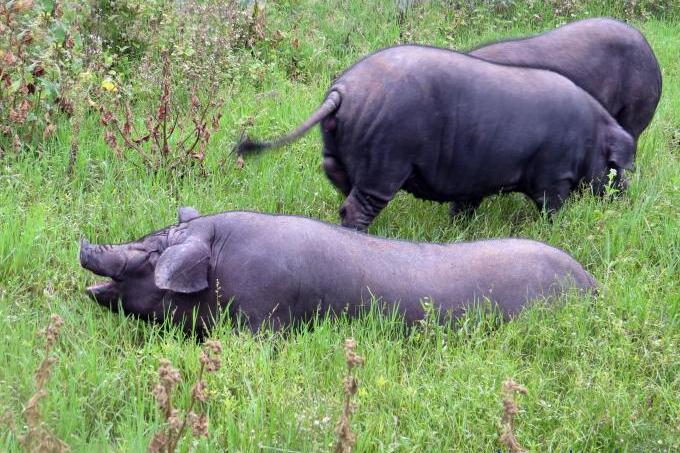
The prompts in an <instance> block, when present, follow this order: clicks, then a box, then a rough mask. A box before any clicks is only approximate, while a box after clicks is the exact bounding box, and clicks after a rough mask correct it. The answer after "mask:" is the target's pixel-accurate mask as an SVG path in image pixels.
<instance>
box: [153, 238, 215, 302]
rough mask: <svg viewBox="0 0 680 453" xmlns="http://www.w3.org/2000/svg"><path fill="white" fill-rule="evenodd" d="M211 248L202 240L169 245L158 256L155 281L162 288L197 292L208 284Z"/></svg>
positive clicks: (179, 291)
mask: <svg viewBox="0 0 680 453" xmlns="http://www.w3.org/2000/svg"><path fill="white" fill-rule="evenodd" d="M209 263H210V249H209V248H208V246H207V245H206V244H205V243H203V242H201V241H187V242H184V243H182V244H178V245H173V246H171V247H168V248H167V249H166V250H165V251H164V252H163V253H162V254H161V256H160V257H159V258H158V263H156V271H155V273H154V281H155V283H156V286H158V287H159V288H160V289H168V290H170V291H174V292H177V293H196V292H198V291H202V290H204V289H206V288H207V287H208V286H209V285H208V266H209Z"/></svg>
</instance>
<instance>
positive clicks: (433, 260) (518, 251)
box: [80, 208, 595, 332]
mask: <svg viewBox="0 0 680 453" xmlns="http://www.w3.org/2000/svg"><path fill="white" fill-rule="evenodd" d="M80 263H81V265H82V266H83V267H84V268H86V269H88V270H90V271H92V272H94V273H95V274H98V275H102V276H105V277H110V278H111V280H109V281H107V282H105V283H100V284H97V285H94V286H90V287H89V288H87V293H88V294H89V295H90V296H91V297H92V298H94V299H95V300H96V301H97V302H99V303H100V304H101V305H104V306H106V307H109V308H110V309H112V310H116V309H117V308H118V306H119V305H118V303H119V301H120V306H122V309H123V311H124V312H125V313H126V314H134V315H137V316H140V317H142V318H144V319H147V320H153V321H162V320H163V319H164V318H165V317H166V316H171V317H172V321H173V322H175V323H178V324H180V325H182V326H183V327H184V328H185V329H186V330H190V329H191V326H192V322H193V321H192V320H193V317H192V310H194V309H195V310H196V314H197V319H198V322H197V326H196V327H197V329H198V331H199V332H201V331H205V330H207V329H209V328H210V327H211V326H212V324H213V322H214V318H215V317H216V315H217V313H218V312H219V310H220V309H225V308H227V307H228V309H229V314H230V315H231V316H232V317H238V316H239V315H240V316H243V318H244V319H245V320H246V322H247V325H248V326H249V327H250V328H251V329H252V330H253V331H256V330H258V329H259V328H260V327H261V326H262V325H263V324H264V325H266V326H271V327H273V328H275V329H278V328H281V327H285V326H288V325H290V324H291V323H293V322H295V321H304V320H308V319H310V318H311V317H313V316H314V315H315V314H316V313H321V314H324V313H327V312H330V313H340V312H343V311H347V313H348V315H349V316H356V315H357V314H359V313H360V312H361V309H362V307H363V308H366V307H367V304H369V303H370V302H371V297H372V296H375V297H377V298H380V299H379V300H380V301H381V302H380V307H381V308H382V309H383V310H389V309H390V308H394V309H396V310H398V312H399V313H400V314H401V315H403V317H404V318H405V320H406V322H407V323H413V322H414V321H416V320H419V319H422V317H423V316H424V308H423V304H422V303H421V302H422V301H423V300H424V299H425V298H427V300H429V301H432V304H433V307H434V308H435V309H436V310H438V312H439V313H440V314H442V315H445V316H444V317H448V318H449V319H450V318H455V317H456V316H460V315H461V314H462V313H463V312H464V311H465V309H466V307H468V306H470V305H471V304H474V303H475V302H476V301H490V302H491V303H492V304H494V305H495V306H497V307H498V309H499V310H500V312H501V313H502V314H503V315H504V317H511V316H513V315H515V314H517V313H518V312H519V311H520V310H522V308H523V307H525V306H526V305H527V304H528V303H529V302H530V301H532V300H535V299H537V298H543V297H554V296H559V295H561V294H563V293H565V292H566V291H567V290H568V289H569V288H575V289H577V290H581V291H584V292H591V291H594V288H595V281H594V280H593V278H592V277H591V276H590V275H589V274H588V272H586V271H585V270H584V269H583V267H582V266H581V265H580V264H579V263H578V262H576V261H575V260H574V259H573V258H572V257H571V256H569V255H568V254H566V253H565V252H563V251H561V250H558V249H556V248H553V247H550V246H548V245H546V244H543V243H540V242H536V241H530V240H525V239H498V240H488V241H479V242H462V243H455V244H426V243H414V242H406V241H397V240H388V239H382V238H377V237H373V236H369V235H366V234H362V233H358V232H355V231H351V230H348V229H345V228H340V227H338V226H334V225H329V224H327V223H324V222H319V221H316V220H311V219H307V218H302V217H291V216H283V215H267V214H259V213H253V212H225V213H222V214H216V215H210V216H204V217H200V216H199V214H198V212H196V211H195V210H194V209H192V208H182V209H181V210H180V214H179V224H178V225H175V226H171V227H167V228H164V229H162V230H160V231H157V232H155V233H152V234H149V235H148V236H145V237H143V238H142V239H140V240H138V241H135V242H130V243H127V244H120V245H91V244H89V243H88V242H87V241H83V242H82V244H81V250H80ZM230 301H231V303H230Z"/></svg>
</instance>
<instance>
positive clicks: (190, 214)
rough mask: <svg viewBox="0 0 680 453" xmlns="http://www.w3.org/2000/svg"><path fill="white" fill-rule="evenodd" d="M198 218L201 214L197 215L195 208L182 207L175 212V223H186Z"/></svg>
mask: <svg viewBox="0 0 680 453" xmlns="http://www.w3.org/2000/svg"><path fill="white" fill-rule="evenodd" d="M200 216H201V214H199V212H198V210H197V209H196V208H192V207H191V206H182V207H181V208H179V209H178V210H177V221H178V222H179V223H182V222H188V221H189V220H192V219H195V218H196V217H200Z"/></svg>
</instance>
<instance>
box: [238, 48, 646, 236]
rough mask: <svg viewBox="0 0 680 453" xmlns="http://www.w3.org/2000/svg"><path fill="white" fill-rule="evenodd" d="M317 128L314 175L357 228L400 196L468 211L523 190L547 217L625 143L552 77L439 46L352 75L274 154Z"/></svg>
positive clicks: (609, 121) (393, 55) (602, 116)
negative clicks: (319, 160) (338, 195)
mask: <svg viewBox="0 0 680 453" xmlns="http://www.w3.org/2000/svg"><path fill="white" fill-rule="evenodd" d="M319 122H320V123H321V132H322V136H323V141H324V149H323V156H324V163H323V165H324V170H325V172H326V175H327V176H328V178H329V179H330V181H331V182H332V183H333V184H334V185H335V186H336V187H337V188H338V189H339V190H340V191H342V192H343V193H344V194H345V195H346V196H347V199H346V200H345V202H344V203H343V204H342V206H341V208H340V217H341V219H342V225H343V226H346V227H350V228H355V229H358V230H362V231H363V230H366V229H367V228H368V225H369V224H370V223H371V222H372V221H373V219H374V218H375V217H376V216H377V215H378V213H379V212H380V211H381V210H382V209H383V208H384V207H385V205H386V204H387V203H388V202H389V201H390V200H391V199H392V198H393V197H394V195H395V194H396V193H397V192H398V191H399V190H400V189H404V190H406V191H407V192H410V193H412V194H413V195H415V196H416V197H418V198H424V199H428V200H435V201H440V202H445V201H451V202H455V203H456V205H457V206H458V207H459V209H461V210H471V209H474V208H475V207H476V206H477V205H478V204H479V203H480V202H481V200H482V199H483V198H484V197H486V196H488V195H492V194H496V193H499V192H522V193H524V194H526V195H528V196H529V197H530V198H531V199H532V200H534V202H535V203H536V204H537V205H538V207H539V209H543V208H545V209H546V210H547V211H548V212H550V213H552V212H554V211H556V210H557V209H559V208H560V207H561V206H562V204H563V203H564V201H565V200H566V198H567V197H568V196H569V194H570V193H571V192H572V191H573V190H575V189H576V188H577V187H578V185H579V184H580V183H581V182H586V183H589V184H591V185H592V186H593V188H594V190H595V192H597V193H600V194H603V193H604V192H605V190H604V188H605V186H606V184H607V177H608V174H609V170H610V169H611V168H615V169H617V170H621V169H624V168H632V165H633V159H634V156H635V141H634V140H633V138H632V137H631V136H630V134H628V133H627V132H626V131H625V130H624V129H623V128H621V126H619V124H618V123H617V122H616V120H614V119H613V118H612V117H611V115H610V114H609V113H608V112H607V110H606V109H604V108H603V107H602V105H601V104H600V103H599V102H598V101H596V100H595V99H594V98H593V97H592V96H590V95H589V94H588V93H587V92H586V91H584V90H583V89H582V88H580V87H578V86H577V85H576V84H574V83H573V82H572V81H571V80H569V79H567V78H566V77H564V76H561V75H560V74H557V73H555V72H552V71H547V70H542V69H533V68H526V67H516V66H508V65H503V64H496V63H491V62H488V61H485V60H482V59H479V58H476V57H471V56H469V55H465V54H461V53H457V52H453V51H450V50H446V49H438V48H434V47H424V46H414V45H408V46H398V47H391V48H388V49H384V50H380V51H378V52H376V53H374V54H371V55H369V56H368V57H366V58H364V59H363V60H361V61H359V62H358V63H356V64H355V65H354V66H352V67H350V68H349V69H348V70H347V71H346V72H345V73H344V74H343V75H342V76H340V77H339V78H338V80H337V81H336V82H335V83H333V85H332V86H331V88H330V90H329V92H328V94H327V96H326V99H325V101H324V102H323V103H322V105H321V106H320V107H319V108H318V109H317V111H316V112H314V113H313V114H312V116H311V117H310V118H309V119H308V120H307V121H305V122H304V123H303V124H302V125H301V126H299V127H298V128H297V129H296V130H295V131H293V132H292V133H291V134H290V135H288V136H286V137H283V138H281V139H279V140H276V141H273V142H252V141H250V140H244V141H243V142H242V143H240V144H239V146H238V147H237V150H238V152H239V153H240V154H243V153H247V152H254V151H258V150H263V149H266V148H270V147H275V146H280V145H283V144H286V143H288V142H290V141H292V140H295V139H297V138H298V137H300V136H302V135H303V134H304V133H305V132H307V131H308V130H309V129H310V128H311V127H312V126H313V125H314V124H316V123H319Z"/></svg>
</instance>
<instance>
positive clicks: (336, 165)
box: [323, 156, 352, 197]
mask: <svg viewBox="0 0 680 453" xmlns="http://www.w3.org/2000/svg"><path fill="white" fill-rule="evenodd" d="M323 170H324V172H325V173H326V176H327V177H328V179H329V180H330V181H331V183H332V184H333V185H334V186H335V187H336V188H337V189H338V190H339V191H340V192H342V193H343V195H345V197H347V196H349V193H350V191H351V190H352V185H351V183H350V182H349V175H348V174H347V172H346V171H345V169H344V168H343V166H342V165H341V164H340V162H338V160H337V159H336V158H335V157H332V156H325V157H324V158H323Z"/></svg>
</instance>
